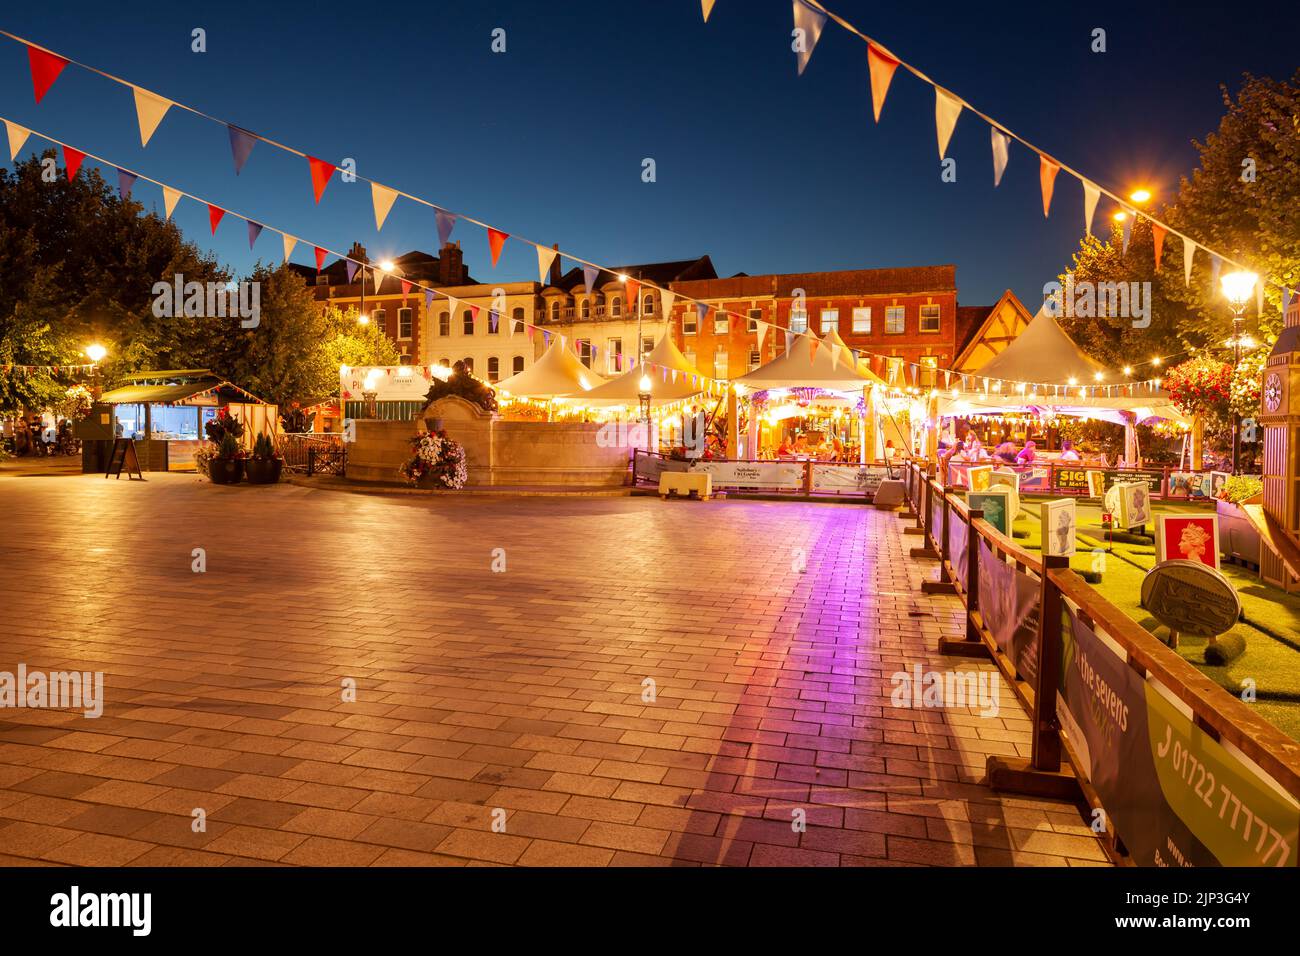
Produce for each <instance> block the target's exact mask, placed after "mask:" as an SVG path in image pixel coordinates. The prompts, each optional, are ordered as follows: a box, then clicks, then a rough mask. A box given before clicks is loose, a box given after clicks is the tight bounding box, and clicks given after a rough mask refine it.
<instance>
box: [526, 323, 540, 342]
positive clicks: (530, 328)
mask: <svg viewBox="0 0 1300 956" xmlns="http://www.w3.org/2000/svg"><path fill="white" fill-rule="evenodd" d="M524 331H525V332H527V333H528V341H530V342H531V341H532V340H533V333H534V332H536V331H537V326H535V325H532V324H530V323H524Z"/></svg>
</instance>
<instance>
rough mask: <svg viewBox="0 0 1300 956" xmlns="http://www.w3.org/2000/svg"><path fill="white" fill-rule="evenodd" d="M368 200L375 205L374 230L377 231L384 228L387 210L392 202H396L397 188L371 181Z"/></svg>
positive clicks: (390, 207) (391, 206)
mask: <svg viewBox="0 0 1300 956" xmlns="http://www.w3.org/2000/svg"><path fill="white" fill-rule="evenodd" d="M370 201H371V202H372V203H374V205H375V231H376V232H378V231H379V230H380V229H383V228H384V220H385V219H387V218H388V211H389V210H390V209H392V208H393V203H395V202H397V190H396V189H389V188H388V187H387V186H381V185H379V183H371V184H370Z"/></svg>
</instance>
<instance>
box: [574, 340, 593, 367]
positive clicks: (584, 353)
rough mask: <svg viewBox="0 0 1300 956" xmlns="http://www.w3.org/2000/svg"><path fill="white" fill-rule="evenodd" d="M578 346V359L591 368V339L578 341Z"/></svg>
mask: <svg viewBox="0 0 1300 956" xmlns="http://www.w3.org/2000/svg"><path fill="white" fill-rule="evenodd" d="M576 344H577V346H578V358H579V359H581V360H582V364H583V365H585V366H587V368H591V339H578V341H577V343H576Z"/></svg>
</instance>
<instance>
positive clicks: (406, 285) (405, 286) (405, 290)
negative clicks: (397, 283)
mask: <svg viewBox="0 0 1300 956" xmlns="http://www.w3.org/2000/svg"><path fill="white" fill-rule="evenodd" d="M410 294H411V283H410V282H408V281H407V280H405V279H403V280H402V302H403V304H405V302H406V300H407V297H409V296H410Z"/></svg>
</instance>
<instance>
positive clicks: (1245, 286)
mask: <svg viewBox="0 0 1300 956" xmlns="http://www.w3.org/2000/svg"><path fill="white" fill-rule="evenodd" d="M1258 281H1259V276H1257V275H1255V273H1253V272H1229V273H1228V274H1227V275H1225V276H1223V277H1222V278H1221V279H1220V282H1222V283H1223V295H1224V298H1226V299H1227V300H1228V303H1229V304H1230V305H1231V306H1232V338H1230V339H1229V340H1228V343H1227V344H1228V345H1231V346H1232V356H1233V366H1234V368H1235V367H1236V366H1239V365H1241V350H1242V348H1250V347H1251V346H1253V345H1254V344H1255V343H1254V341H1253V340H1252V339H1250V338H1249V337H1247V336H1246V335H1245V330H1246V303H1247V302H1249V301H1250V297H1251V295H1252V294H1254V291H1255V283H1256V282H1258ZM1240 460H1241V416H1240V415H1238V414H1237V413H1236V412H1235V411H1234V412H1233V413H1232V473H1233V474H1236V473H1237V469H1238V466H1239V464H1240Z"/></svg>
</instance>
